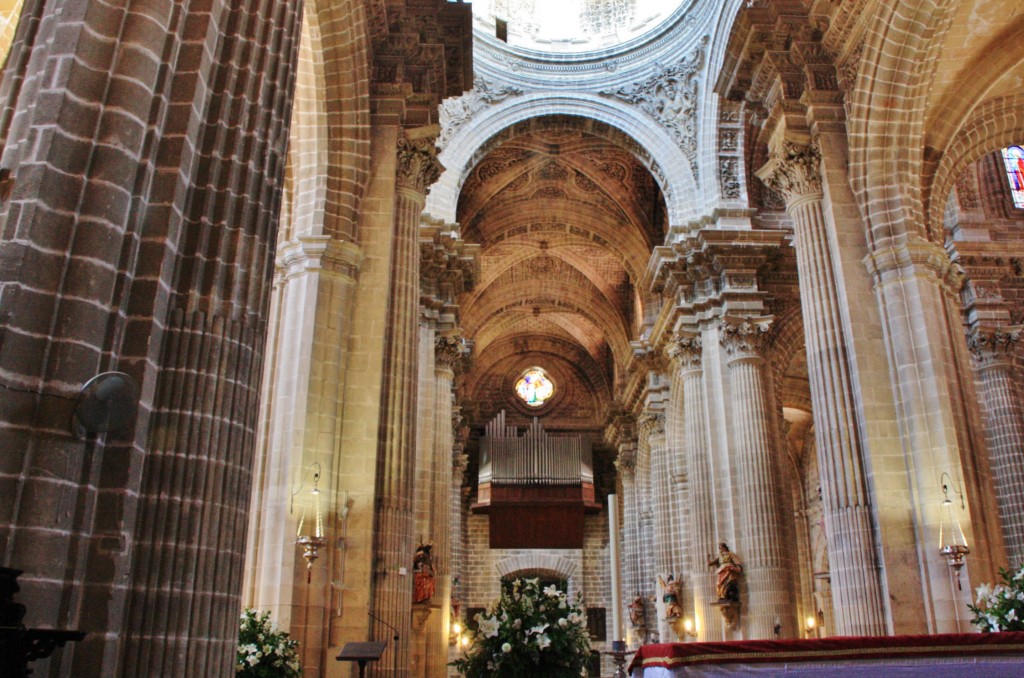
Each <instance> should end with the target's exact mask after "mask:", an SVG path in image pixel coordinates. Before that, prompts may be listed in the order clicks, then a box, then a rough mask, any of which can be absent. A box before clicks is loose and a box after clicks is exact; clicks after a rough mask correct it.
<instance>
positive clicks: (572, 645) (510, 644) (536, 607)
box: [452, 579, 590, 678]
mask: <svg viewBox="0 0 1024 678" xmlns="http://www.w3.org/2000/svg"><path fill="white" fill-rule="evenodd" d="M476 622H477V631H476V634H475V636H474V638H473V644H472V646H471V647H470V648H469V649H468V650H467V652H466V654H465V656H464V657H463V658H462V659H458V660H456V661H454V662H452V665H453V666H455V668H457V669H458V671H459V673H460V674H462V675H463V676H467V678H520V677H522V678H566V677H568V676H580V675H585V670H586V666H587V662H588V661H589V659H590V637H589V635H588V634H587V626H586V614H585V613H584V612H583V609H582V606H581V603H580V600H579V598H578V597H577V598H576V600H570V599H569V598H568V596H566V594H565V593H564V592H563V591H560V590H559V589H558V587H556V586H548V587H546V588H544V589H543V590H542V589H541V587H540V584H539V583H538V581H537V580H536V579H527V580H521V579H516V580H515V581H514V582H512V584H511V586H510V587H509V589H507V590H506V591H505V592H503V593H502V595H501V598H500V599H499V600H497V601H496V602H494V603H491V604H490V605H488V606H487V609H486V611H485V612H483V613H481V614H478V615H477V616H476Z"/></svg>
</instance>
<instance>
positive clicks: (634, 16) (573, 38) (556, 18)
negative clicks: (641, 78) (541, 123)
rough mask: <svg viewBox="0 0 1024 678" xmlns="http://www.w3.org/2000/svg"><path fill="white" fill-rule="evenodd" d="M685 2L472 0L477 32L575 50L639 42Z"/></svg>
mask: <svg viewBox="0 0 1024 678" xmlns="http://www.w3.org/2000/svg"><path fill="white" fill-rule="evenodd" d="M683 4H689V3H687V2H685V0H474V2H473V21H474V27H475V28H476V30H477V31H479V32H481V33H483V34H485V35H489V36H494V35H496V32H497V23H498V21H505V22H507V26H508V37H507V44H508V45H509V46H511V47H514V48H520V49H522V50H527V51H536V52H548V53H554V54H579V53H582V52H593V51H598V50H608V49H610V48H615V47H617V46H619V45H624V44H625V43H629V42H632V41H634V40H642V39H644V37H645V36H648V35H649V34H650V33H652V32H653V31H654V30H655V29H657V28H659V27H661V26H662V25H664V24H665V23H666V22H668V20H669V19H671V18H673V17H674V16H676V14H677V13H678V12H677V11H678V10H680V9H681V7H680V6H681V5H683Z"/></svg>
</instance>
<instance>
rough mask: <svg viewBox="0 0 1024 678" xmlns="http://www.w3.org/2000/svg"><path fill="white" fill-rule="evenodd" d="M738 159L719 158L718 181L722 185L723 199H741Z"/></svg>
mask: <svg viewBox="0 0 1024 678" xmlns="http://www.w3.org/2000/svg"><path fill="white" fill-rule="evenodd" d="M739 166H740V161H739V159H738V158H719V160H718V179H719V181H720V182H721V184H722V197H723V198H739V197H740V193H741V186H740V177H739Z"/></svg>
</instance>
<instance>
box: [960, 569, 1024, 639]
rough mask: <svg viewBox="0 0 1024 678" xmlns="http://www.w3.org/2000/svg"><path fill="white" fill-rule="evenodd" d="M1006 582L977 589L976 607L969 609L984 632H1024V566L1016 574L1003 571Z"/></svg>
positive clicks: (1000, 570) (1002, 575)
mask: <svg viewBox="0 0 1024 678" xmlns="http://www.w3.org/2000/svg"><path fill="white" fill-rule="evenodd" d="M999 576H1000V577H1002V580H1003V583H1002V584H997V585H996V586H995V587H992V586H991V585H989V584H982V585H981V586H979V587H978V588H977V594H978V597H977V600H975V603H976V604H975V605H968V606H967V607H968V608H969V609H970V611H971V612H973V613H974V619H972V620H971V623H972V624H974V625H975V626H977V627H978V628H979V629H981V630H982V631H984V632H988V631H1024V567H1021V568H1020V569H1018V570H1017V571H1016V572H1012V571H1010V570H1004V569H1002V568H1000V569H999Z"/></svg>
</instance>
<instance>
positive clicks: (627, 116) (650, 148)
mask: <svg viewBox="0 0 1024 678" xmlns="http://www.w3.org/2000/svg"><path fill="white" fill-rule="evenodd" d="M555 115H559V116H567V117H571V118H575V119H579V120H580V121H581V124H583V125H585V126H587V130H586V131H588V132H590V133H592V134H595V135H597V136H600V137H602V138H604V139H605V140H607V141H609V142H611V143H614V144H616V145H617V146H619V147H620V148H622V149H624V150H626V151H629V152H630V153H632V154H633V155H634V156H635V157H636V158H637V160H639V161H640V163H641V164H643V165H644V167H646V168H647V170H648V171H649V172H650V173H651V175H652V176H653V177H654V180H655V181H656V182H657V183H658V186H659V187H660V188H661V191H662V194H663V195H664V197H665V202H666V207H667V212H668V222H669V224H670V225H675V224H679V223H683V222H684V221H685V220H686V218H687V217H688V216H691V215H692V213H693V211H694V210H693V207H692V205H693V202H694V201H693V198H694V197H695V196H697V195H698V194H699V190H698V187H697V182H696V181H695V180H694V177H693V173H692V172H691V170H690V165H689V161H688V160H687V158H686V155H685V154H684V153H683V151H682V149H681V148H680V147H679V145H678V144H677V143H676V141H675V140H674V139H673V138H672V136H671V135H670V134H669V133H668V132H667V131H666V130H665V129H664V128H663V127H661V126H660V125H658V124H657V123H656V122H655V121H653V120H651V119H650V118H648V117H647V116H646V115H645V114H644V113H643V112H642V111H640V110H639V109H637V108H634V107H631V106H629V105H627V104H624V103H621V102H617V101H614V100H611V99H605V98H602V97H600V96H598V95H596V94H574V95H572V96H566V95H563V94H560V93H558V92H536V93H530V94H526V95H522V96H518V97H513V98H511V99H507V100H505V101H502V102H500V103H497V104H495V105H493V106H491V107H490V108H487V109H484V110H482V111H480V112H479V113H477V114H476V115H475V116H474V117H473V118H471V119H470V120H469V121H467V122H466V123H463V124H462V126H461V127H460V128H459V129H458V131H456V132H455V134H454V135H453V136H452V138H451V140H450V141H449V142H448V145H447V146H446V147H445V149H444V150H443V151H442V152H441V153H440V155H439V156H438V159H439V160H440V161H441V164H442V165H444V167H445V168H446V169H445V171H444V173H443V174H442V175H441V177H440V179H438V181H437V183H435V184H434V186H433V187H432V188H431V190H430V195H429V196H428V197H427V203H426V208H425V210H424V211H425V212H426V213H427V214H429V215H430V216H432V217H434V218H437V219H443V220H445V221H447V222H450V223H454V222H455V221H456V208H457V205H458V199H459V191H460V190H461V188H462V184H463V182H464V181H465V179H466V177H467V175H468V174H469V172H470V170H472V169H473V166H474V165H475V164H476V161H477V160H479V159H480V158H481V157H482V156H483V155H484V154H486V152H487V151H489V150H490V149H491V148H493V147H494V146H496V145H498V144H500V143H502V142H503V141H505V140H506V139H507V138H510V137H511V136H512V135H514V134H515V133H516V130H515V129H514V126H515V125H516V124H517V123H521V122H524V121H527V120H531V119H533V118H543V117H547V116H555ZM481 139H484V140H485V141H483V142H481V141H480V140H481ZM687 197H689V198H690V201H689V202H688V201H687Z"/></svg>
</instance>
